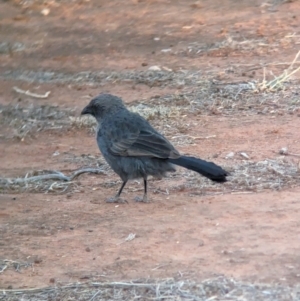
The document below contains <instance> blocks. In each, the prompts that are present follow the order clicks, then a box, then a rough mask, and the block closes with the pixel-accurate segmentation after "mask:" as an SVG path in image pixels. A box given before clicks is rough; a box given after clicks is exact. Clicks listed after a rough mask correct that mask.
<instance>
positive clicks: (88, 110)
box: [80, 106, 92, 115]
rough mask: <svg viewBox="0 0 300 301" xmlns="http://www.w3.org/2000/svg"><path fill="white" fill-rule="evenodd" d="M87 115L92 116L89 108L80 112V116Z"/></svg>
mask: <svg viewBox="0 0 300 301" xmlns="http://www.w3.org/2000/svg"><path fill="white" fill-rule="evenodd" d="M87 114H92V111H91V109H90V107H89V106H86V107H85V108H84V109H83V110H82V111H81V114H80V115H87Z"/></svg>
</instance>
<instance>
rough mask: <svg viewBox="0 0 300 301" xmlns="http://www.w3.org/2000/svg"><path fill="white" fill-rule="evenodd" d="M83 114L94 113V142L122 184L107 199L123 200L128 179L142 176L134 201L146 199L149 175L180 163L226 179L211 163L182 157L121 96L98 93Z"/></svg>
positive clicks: (213, 177)
mask: <svg viewBox="0 0 300 301" xmlns="http://www.w3.org/2000/svg"><path fill="white" fill-rule="evenodd" d="M81 114H82V115H84V114H90V115H92V116H94V117H95V118H96V120H97V123H98V129H97V144H98V147H99V149H100V151H101V153H102V155H103V157H104V158H105V160H106V161H107V163H108V164H109V165H110V167H111V168H112V169H113V170H114V172H115V173H117V174H118V175H119V176H120V178H121V179H122V181H123V183H122V185H121V188H120V189H119V191H118V193H117V194H116V196H114V197H112V198H109V199H107V200H106V201H107V202H124V200H122V199H121V198H120V195H121V193H122V190H123V188H124V187H125V185H126V183H127V181H128V180H132V179H137V178H142V179H143V180H144V195H143V197H142V198H136V201H143V202H148V199H147V178H148V176H150V175H151V176H154V177H159V178H161V177H163V176H165V174H166V173H167V172H174V171H175V166H174V165H179V166H182V167H185V168H187V169H190V170H193V171H195V172H198V173H199V174H201V175H203V176H205V177H207V178H209V179H210V180H212V181H215V182H225V181H226V176H227V175H228V173H227V172H226V171H225V170H224V169H222V168H221V167H220V166H218V165H216V164H214V163H213V162H207V161H204V160H201V159H198V158H195V157H189V156H182V155H180V153H179V152H178V151H177V150H176V149H175V148H174V146H173V145H172V144H171V143H170V142H169V141H168V140H167V139H166V138H165V137H164V136H163V135H161V134H160V133H159V132H157V131H156V130H155V129H154V128H153V127H152V126H151V125H150V124H149V122H148V121H147V120H146V119H144V118H143V117H142V116H140V115H139V114H136V113H133V112H131V111H129V110H127V108H126V107H125V105H124V103H123V101H122V99H121V98H119V97H117V96H114V95H111V94H100V95H98V96H97V97H95V98H93V99H92V100H91V101H90V103H89V104H88V105H87V106H86V107H85V108H84V109H83V110H82V112H81Z"/></svg>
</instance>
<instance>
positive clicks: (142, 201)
mask: <svg viewBox="0 0 300 301" xmlns="http://www.w3.org/2000/svg"><path fill="white" fill-rule="evenodd" d="M134 200H135V201H136V202H141V203H149V200H148V198H147V195H146V194H144V196H143V197H140V196H136V197H135V198H134Z"/></svg>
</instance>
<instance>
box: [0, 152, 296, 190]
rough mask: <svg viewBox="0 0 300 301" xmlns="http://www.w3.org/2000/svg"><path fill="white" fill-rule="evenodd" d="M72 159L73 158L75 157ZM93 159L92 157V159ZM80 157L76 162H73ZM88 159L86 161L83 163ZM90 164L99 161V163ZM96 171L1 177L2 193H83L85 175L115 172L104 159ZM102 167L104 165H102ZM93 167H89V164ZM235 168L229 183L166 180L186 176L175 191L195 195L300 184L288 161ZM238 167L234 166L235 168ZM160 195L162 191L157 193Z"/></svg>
mask: <svg viewBox="0 0 300 301" xmlns="http://www.w3.org/2000/svg"><path fill="white" fill-rule="evenodd" d="M71 159H72V158H71ZM77 159H78V160H80V161H78V162H85V163H86V162H87V161H86V160H87V159H86V158H85V157H80V158H77ZM88 159H89V158H88ZM74 160H76V158H75V159H74V158H73V159H72V162H73V161H74ZM81 160H84V161H81ZM91 160H92V161H90V159H89V160H88V161H89V162H90V163H94V166H95V162H97V160H96V159H95V160H93V159H91ZM99 162H100V163H99ZM99 162H98V164H97V165H98V166H97V167H95V168H83V169H79V170H77V171H75V172H72V173H71V175H70V176H66V175H64V174H63V173H61V172H59V171H34V172H31V173H28V174H27V175H26V176H25V177H18V178H14V179H8V178H0V192H2V193H11V192H14V193H20V192H24V191H27V192H43V193H55V194H58V193H60V194H62V193H67V192H73V193H76V192H81V189H82V188H83V186H82V185H83V184H81V182H79V181H77V180H76V178H77V176H78V175H80V174H82V173H102V174H103V173H104V174H107V173H111V174H112V171H111V170H109V167H108V166H107V164H103V165H102V163H101V162H102V160H100V161H99ZM99 164H100V165H99ZM88 165H89V164H88ZM230 165H231V166H224V168H225V169H227V170H228V171H229V172H230V177H229V181H228V182H226V183H225V184H223V185H219V184H215V183H213V182H212V181H210V180H208V179H206V178H204V177H200V176H198V175H197V174H195V173H194V172H192V171H189V170H186V169H182V168H181V169H179V170H178V171H177V172H176V173H172V174H169V178H167V179H163V181H167V180H169V181H172V180H173V179H176V178H182V177H184V178H185V179H186V182H185V184H184V185H183V186H182V185H181V186H178V185H175V186H173V187H172V188H171V191H173V190H174V191H176V190H185V189H186V190H187V191H189V192H190V193H191V194H192V195H193V194H203V193H204V194H214V193H217V194H219V193H234V192H241V191H249V192H258V191H262V190H265V189H271V190H281V189H286V188H289V187H293V186H295V185H297V184H298V183H299V180H300V172H299V168H298V166H297V165H296V164H293V163H291V162H286V161H285V160H284V158H281V157H279V158H277V159H272V160H271V159H266V160H264V161H260V162H251V161H247V160H245V161H243V162H242V163H237V162H231V164H230ZM233 166H234V167H233ZM117 184H118V181H117V182H116V181H113V182H112V181H110V182H109V183H102V184H100V185H101V186H102V187H104V188H105V187H111V186H115V185H117ZM156 192H157V193H158V192H159V191H156Z"/></svg>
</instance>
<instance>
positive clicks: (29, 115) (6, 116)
mask: <svg viewBox="0 0 300 301" xmlns="http://www.w3.org/2000/svg"><path fill="white" fill-rule="evenodd" d="M0 114H1V119H0V124H1V125H2V126H8V127H9V128H11V129H13V133H12V134H11V136H10V137H11V138H19V139H23V138H24V137H26V136H30V135H32V134H34V133H36V132H40V131H43V130H62V129H63V128H64V127H66V126H68V125H69V124H70V121H69V120H68V118H69V116H72V115H73V114H74V110H71V109H62V108H59V107H57V106H49V105H30V106H27V107H22V106H20V105H15V106H13V105H1V104H0Z"/></svg>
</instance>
